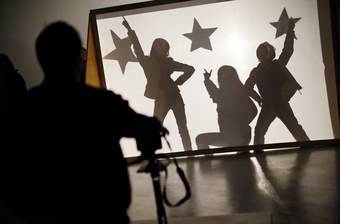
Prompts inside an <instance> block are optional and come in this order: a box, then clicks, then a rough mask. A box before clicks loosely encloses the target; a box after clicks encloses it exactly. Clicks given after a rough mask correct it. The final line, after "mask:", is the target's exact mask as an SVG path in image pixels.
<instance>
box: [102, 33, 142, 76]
mask: <svg viewBox="0 0 340 224" xmlns="http://www.w3.org/2000/svg"><path fill="white" fill-rule="evenodd" d="M111 36H112V40H113V43H114V45H115V46H116V49H115V50H113V51H111V52H110V53H109V54H108V55H106V56H105V57H104V59H108V60H117V61H118V63H119V66H120V69H121V70H122V72H123V74H124V72H125V68H126V64H127V63H128V62H137V58H136V56H135V55H134V54H133V52H132V50H131V41H130V39H129V37H125V38H124V39H121V38H120V37H119V36H118V35H117V34H116V33H115V32H113V31H112V30H111Z"/></svg>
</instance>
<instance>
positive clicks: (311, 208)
mask: <svg viewBox="0 0 340 224" xmlns="http://www.w3.org/2000/svg"><path fill="white" fill-rule="evenodd" d="M179 161H180V165H181V167H182V168H183V169H184V170H185V172H186V174H187V177H188V179H189V181H190V183H191V188H192V198H191V199H190V200H189V201H188V202H186V203H185V204H184V205H182V206H180V207H179V208H167V215H168V216H170V217H192V216H215V215H225V214H236V213H250V212H270V213H271V214H272V220H273V223H274V224H278V223H280V224H283V223H284V224H286V223H307V224H314V223H325V224H332V223H340V212H339V211H340V187H339V186H340V183H339V181H340V167H339V166H340V147H338V148H336V147H332V148H319V149H312V150H308V149H303V150H302V149H292V150H284V151H275V152H265V153H262V154H249V155H238V156H236V155H232V156H230V155H224V156H209V157H198V158H197V157H196V158H186V159H180V160H179ZM137 169H138V165H137V166H132V167H130V177H131V182H132V187H133V202H132V205H131V208H130V211H129V214H130V217H131V219H132V220H143V219H155V218H156V212H155V205H154V198H153V190H152V185H151V179H150V177H149V176H148V174H137V173H136V170H137ZM169 172H170V177H169V182H168V189H169V197H170V200H173V201H175V200H177V199H178V198H179V197H181V196H183V194H184V192H183V186H182V184H181V182H180V180H179V179H178V178H177V176H176V172H175V169H174V167H173V166H171V167H169Z"/></svg>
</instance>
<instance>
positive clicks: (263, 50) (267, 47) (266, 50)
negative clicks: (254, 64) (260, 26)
mask: <svg viewBox="0 0 340 224" xmlns="http://www.w3.org/2000/svg"><path fill="white" fill-rule="evenodd" d="M256 56H257V58H258V59H259V61H260V62H267V61H272V60H274V58H275V56H276V55H275V48H274V47H273V46H272V45H271V44H269V43H268V42H264V43H262V44H260V45H259V46H258V47H257V50H256Z"/></svg>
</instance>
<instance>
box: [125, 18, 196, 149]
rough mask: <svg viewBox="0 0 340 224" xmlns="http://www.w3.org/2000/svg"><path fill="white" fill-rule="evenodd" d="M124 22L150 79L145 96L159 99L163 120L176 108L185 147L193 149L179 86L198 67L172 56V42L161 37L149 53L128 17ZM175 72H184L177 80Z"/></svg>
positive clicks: (156, 112) (156, 113) (157, 111)
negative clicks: (173, 76)
mask: <svg viewBox="0 0 340 224" xmlns="http://www.w3.org/2000/svg"><path fill="white" fill-rule="evenodd" d="M123 25H124V26H125V27H126V29H127V30H128V35H129V38H130V40H131V42H132V44H133V48H134V51H135V54H136V57H137V59H138V61H139V63H140V65H141V66H142V67H143V70H144V74H145V77H146V80H147V84H146V88H145V93H144V96H146V97H147V98H150V99H153V100H154V102H155V106H154V113H153V115H154V116H156V117H157V118H158V119H159V120H160V121H161V122H162V123H163V121H164V119H165V117H166V115H167V114H168V112H169V111H170V110H172V111H173V113H174V115H175V119H176V122H177V126H178V130H179V134H180V136H181V139H182V143H183V147H184V149H185V150H192V146H191V140H190V135H189V131H188V127H187V119H186V116H185V107H184V102H183V98H182V96H181V94H180V90H179V88H178V86H180V85H183V83H184V82H185V81H187V80H188V79H189V78H190V77H191V75H192V74H193V73H194V71H195V69H194V67H192V66H190V65H186V64H182V63H180V62H177V61H175V60H173V59H172V58H171V57H169V49H170V45H169V43H168V42H167V41H166V40H164V39H162V38H157V39H155V40H154V41H153V43H152V47H151V51H150V55H149V56H146V55H145V54H144V51H143V49H142V47H141V45H140V42H139V40H138V37H137V35H136V33H135V31H134V30H132V29H131V27H130V25H129V24H128V22H127V21H126V20H125V19H124V22H123ZM174 72H183V74H182V75H180V76H179V77H178V78H177V79H176V81H174V80H173V79H172V78H171V75H172V74H173V73H174Z"/></svg>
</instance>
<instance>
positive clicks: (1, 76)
mask: <svg viewBox="0 0 340 224" xmlns="http://www.w3.org/2000/svg"><path fill="white" fill-rule="evenodd" d="M26 92H27V88H26V84H25V81H24V79H23V78H22V77H21V75H20V74H19V73H18V71H17V70H16V69H15V68H14V66H13V64H12V62H11V60H10V59H9V58H8V57H7V56H6V55H5V54H0V119H6V118H5V117H3V116H4V112H5V110H6V109H8V108H9V107H10V106H12V105H15V104H19V103H20V102H21V101H22V99H23V98H24V96H25V94H26ZM1 123H2V122H0V126H2V125H1Z"/></svg>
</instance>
